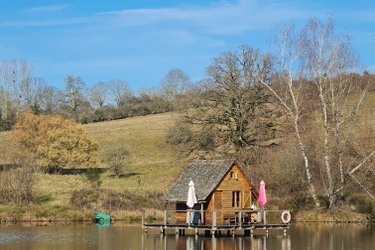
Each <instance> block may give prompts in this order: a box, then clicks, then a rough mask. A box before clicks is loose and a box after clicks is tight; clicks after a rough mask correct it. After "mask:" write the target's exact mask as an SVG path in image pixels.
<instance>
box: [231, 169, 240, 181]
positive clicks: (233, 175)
mask: <svg viewBox="0 0 375 250" xmlns="http://www.w3.org/2000/svg"><path fill="white" fill-rule="evenodd" d="M229 179H231V180H237V179H238V177H237V173H236V172H234V171H230V173H229Z"/></svg>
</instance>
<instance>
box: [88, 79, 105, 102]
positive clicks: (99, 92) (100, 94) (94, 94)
mask: <svg viewBox="0 0 375 250" xmlns="http://www.w3.org/2000/svg"><path fill="white" fill-rule="evenodd" d="M89 96H90V101H91V103H92V106H94V107H99V108H103V106H104V104H105V103H106V101H107V99H108V85H107V84H106V83H104V82H98V83H97V84H95V85H94V86H93V87H92V88H91V89H90V91H89Z"/></svg>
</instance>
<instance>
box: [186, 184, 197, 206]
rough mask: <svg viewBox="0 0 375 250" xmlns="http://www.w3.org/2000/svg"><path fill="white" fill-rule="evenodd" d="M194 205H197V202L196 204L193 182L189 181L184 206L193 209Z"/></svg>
mask: <svg viewBox="0 0 375 250" xmlns="http://www.w3.org/2000/svg"><path fill="white" fill-rule="evenodd" d="M196 203H198V202H197V197H196V196H195V187H194V182H193V181H192V180H190V182H189V190H188V196H187V200H186V205H187V206H188V207H190V208H193V207H194V204H196Z"/></svg>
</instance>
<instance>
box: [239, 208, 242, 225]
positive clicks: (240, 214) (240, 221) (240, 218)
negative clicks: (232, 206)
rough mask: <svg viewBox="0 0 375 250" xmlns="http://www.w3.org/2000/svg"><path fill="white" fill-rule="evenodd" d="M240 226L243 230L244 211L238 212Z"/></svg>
mask: <svg viewBox="0 0 375 250" xmlns="http://www.w3.org/2000/svg"><path fill="white" fill-rule="evenodd" d="M238 224H239V226H240V228H241V227H242V211H241V210H240V211H239V212H238Z"/></svg>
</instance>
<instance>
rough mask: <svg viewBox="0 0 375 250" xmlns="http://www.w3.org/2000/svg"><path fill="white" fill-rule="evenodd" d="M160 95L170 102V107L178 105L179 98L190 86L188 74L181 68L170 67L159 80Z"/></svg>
mask: <svg viewBox="0 0 375 250" xmlns="http://www.w3.org/2000/svg"><path fill="white" fill-rule="evenodd" d="M160 85H161V96H162V98H163V99H165V100H167V101H168V102H170V104H171V106H172V108H173V107H175V108H176V106H177V105H178V102H179V98H181V97H182V96H183V95H184V94H186V92H187V91H188V90H189V89H190V87H191V82H190V79H189V76H188V75H187V74H186V73H185V72H183V71H182V70H181V69H171V70H170V71H169V72H168V73H167V75H166V76H165V77H164V78H163V79H162V80H161V82H160Z"/></svg>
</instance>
